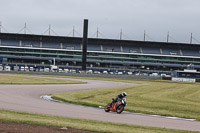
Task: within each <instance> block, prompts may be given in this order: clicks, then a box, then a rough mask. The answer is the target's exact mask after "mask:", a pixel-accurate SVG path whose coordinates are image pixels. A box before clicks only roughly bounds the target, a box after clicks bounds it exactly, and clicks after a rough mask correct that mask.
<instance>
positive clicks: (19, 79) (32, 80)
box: [0, 74, 85, 84]
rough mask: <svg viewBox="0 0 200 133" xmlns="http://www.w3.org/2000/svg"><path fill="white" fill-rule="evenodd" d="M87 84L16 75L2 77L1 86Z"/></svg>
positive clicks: (0, 76)
mask: <svg viewBox="0 0 200 133" xmlns="http://www.w3.org/2000/svg"><path fill="white" fill-rule="evenodd" d="M82 83H85V82H80V81H72V80H65V79H51V78H44V77H27V76H26V75H24V76H23V75H20V76H17V75H16V74H15V75H13V74H8V75H4V74H1V75H0V84H82Z"/></svg>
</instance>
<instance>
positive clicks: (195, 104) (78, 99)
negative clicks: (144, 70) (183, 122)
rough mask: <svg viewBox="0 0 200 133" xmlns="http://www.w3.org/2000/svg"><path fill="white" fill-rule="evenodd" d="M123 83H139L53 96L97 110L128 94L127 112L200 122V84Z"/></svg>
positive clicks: (136, 81)
mask: <svg viewBox="0 0 200 133" xmlns="http://www.w3.org/2000/svg"><path fill="white" fill-rule="evenodd" d="M118 81H119V80H118ZM120 81H126V82H133V83H138V85H135V86H127V87H116V88H104V89H98V90H85V91H79V92H67V93H58V94H52V96H53V98H55V99H58V100H62V101H66V102H70V103H75V104H82V105H88V106H95V107H97V106H105V105H106V104H107V103H109V102H111V98H115V97H116V95H118V94H119V93H121V92H123V91H126V92H127V94H128V96H127V101H128V106H126V108H125V110H126V111H130V112H138V113H146V114H157V115H164V116H174V117H183V118H194V119H197V120H200V113H199V112H200V84H197V83H196V84H194V83H192V84H185V83H180V82H179V83H173V82H159V81H138V80H120Z"/></svg>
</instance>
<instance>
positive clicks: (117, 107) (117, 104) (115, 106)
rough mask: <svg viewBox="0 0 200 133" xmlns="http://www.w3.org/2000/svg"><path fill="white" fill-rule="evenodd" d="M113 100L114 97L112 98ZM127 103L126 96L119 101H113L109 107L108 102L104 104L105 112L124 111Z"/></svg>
mask: <svg viewBox="0 0 200 133" xmlns="http://www.w3.org/2000/svg"><path fill="white" fill-rule="evenodd" d="M112 100H113V101H114V99H112ZM126 105H127V102H126V98H123V99H122V100H119V101H114V103H112V106H111V107H110V103H109V104H107V105H106V107H105V112H109V111H113V112H117V113H118V114H120V113H121V112H123V111H124V107H125V106H126Z"/></svg>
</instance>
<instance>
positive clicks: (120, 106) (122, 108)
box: [117, 105, 124, 114]
mask: <svg viewBox="0 0 200 133" xmlns="http://www.w3.org/2000/svg"><path fill="white" fill-rule="evenodd" d="M123 111H124V105H119V107H118V108H117V113H118V114H120V113H121V112H123Z"/></svg>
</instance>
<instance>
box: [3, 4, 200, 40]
mask: <svg viewBox="0 0 200 133" xmlns="http://www.w3.org/2000/svg"><path fill="white" fill-rule="evenodd" d="M83 19H89V37H95V36H96V31H97V27H98V29H99V32H100V33H101V34H99V37H102V38H113V39H119V37H120V30H121V29H122V33H123V36H122V38H123V39H126V40H143V38H144V37H143V36H144V30H145V32H146V34H147V36H146V40H149V41H151V40H152V41H166V38H167V32H168V31H169V34H170V36H171V37H170V39H169V41H172V42H185V43H188V42H189V41H190V35H191V32H192V33H193V37H194V40H193V42H194V43H198V41H199V43H200V0H0V21H1V23H2V25H3V27H4V28H5V29H6V30H7V31H8V32H12V33H17V32H19V31H20V30H21V29H22V28H23V27H24V25H25V23H26V25H27V27H28V29H29V30H30V31H31V32H32V33H34V34H44V32H45V31H46V30H47V29H48V27H49V24H50V25H51V28H52V30H53V31H54V32H55V33H56V34H58V35H62V36H72V29H73V26H74V27H75V30H76V32H77V33H75V36H79V34H80V35H81V36H82V32H83V31H82V27H83ZM1 30H2V31H3V32H5V30H4V29H1ZM21 33H23V31H21ZM27 33H30V32H29V31H27ZM46 34H48V33H46ZM52 34H53V33H52ZM195 39H196V40H195Z"/></svg>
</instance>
